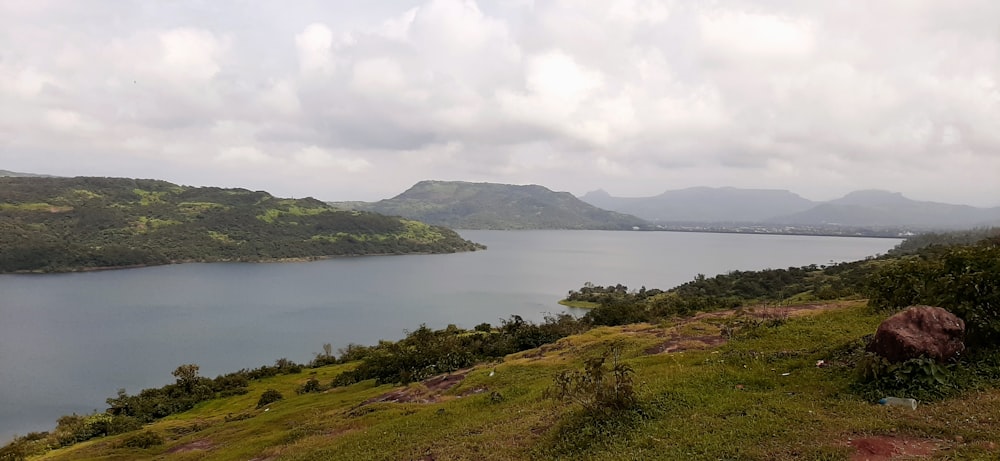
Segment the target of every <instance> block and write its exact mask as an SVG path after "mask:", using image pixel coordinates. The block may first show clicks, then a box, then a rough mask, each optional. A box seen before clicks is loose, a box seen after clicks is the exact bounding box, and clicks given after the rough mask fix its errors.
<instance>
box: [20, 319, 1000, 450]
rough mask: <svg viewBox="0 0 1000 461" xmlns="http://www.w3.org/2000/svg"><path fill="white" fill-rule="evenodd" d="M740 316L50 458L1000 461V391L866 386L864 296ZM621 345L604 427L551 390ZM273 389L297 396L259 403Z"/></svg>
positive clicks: (249, 408) (627, 329) (275, 385)
mask: <svg viewBox="0 0 1000 461" xmlns="http://www.w3.org/2000/svg"><path fill="white" fill-rule="evenodd" d="M764 314H767V316H766V318H765V315H764ZM734 315H735V314H733V313H731V312H730V313H714V314H704V315H700V316H695V317H694V318H690V319H685V320H681V321H678V322H675V323H663V324H655V325H651V324H636V325H626V326H622V327H601V328H596V329H593V330H591V331H589V332H587V333H585V334H581V335H576V336H571V337H568V338H564V339H562V340H560V341H558V342H556V343H554V344H549V345H546V346H543V347H542V348H540V349H535V350H530V351H526V352H521V353H518V354H514V355H510V356H507V357H506V358H505V359H504V360H503V361H502V362H497V363H485V364H480V365H478V366H476V367H474V368H472V369H469V370H463V371H461V372H458V373H455V374H453V375H455V376H453V377H452V378H451V379H449V380H447V381H444V382H442V380H428V381H425V382H424V383H416V384H411V385H409V386H407V387H400V386H396V387H394V386H391V385H384V386H377V387H376V386H375V385H374V384H373V383H372V381H366V382H362V383H359V384H355V385H352V386H347V387H342V388H333V389H327V390H325V391H323V392H321V393H309V394H302V395H297V394H296V389H298V388H299V386H301V385H302V384H303V383H305V382H306V380H308V379H310V378H311V377H315V378H316V379H318V380H319V381H320V382H321V383H322V384H323V386H324V387H326V386H327V385H328V384H329V382H330V381H331V380H332V379H333V378H334V376H336V375H337V374H338V373H340V372H342V371H344V370H346V369H348V368H349V367H351V366H352V365H351V364H347V365H334V366H328V367H322V368H317V369H312V370H310V369H306V370H305V371H304V372H303V373H301V374H298V375H283V376H278V377H274V378H268V379H265V380H261V381H254V382H253V383H252V384H251V386H250V392H249V393H248V394H246V395H242V396H236V397H230V398H224V399H217V400H212V401H208V402H204V403H202V404H200V405H198V406H197V407H195V408H194V409H193V410H191V411H188V412H185V413H181V414H177V415H174V416H171V417H168V418H165V419H163V420H160V421H158V422H156V423H153V424H150V425H148V426H147V427H146V428H145V429H144V430H149V431H152V432H155V433H157V434H159V435H160V436H162V438H163V439H164V443H163V444H162V445H159V446H154V447H151V448H147V449H138V448H124V447H121V444H122V441H123V440H125V439H126V438H127V437H129V436H130V434H123V435H119V436H114V437H105V438H99V439H95V440H91V441H89V442H85V443H81V444H77V445H74V446H71V447H68V448H64V449H59V450H55V451H51V452H49V453H47V454H46V455H44V456H42V457H41V458H39V459H46V460H81V459H101V460H136V459H171V460H173V459H177V460H189V459H190V460H250V459H252V460H258V461H262V460H337V459H343V460H350V461H362V460H410V459H412V460H453V459H454V460H460V459H469V460H473V459H475V460H479V459H484V460H521V459H574V460H575V459H580V460H589V459H592V460H607V459H623V460H624V459H636V460H639V459H642V460H646V459H662V460H684V459H694V460H698V459H705V460H718V459H727V460H728V459H732V460H782V459H828V460H837V459H850V457H851V455H852V454H856V453H858V452H859V450H862V452H863V450H865V449H866V447H868V448H871V446H876V445H878V443H882V444H883V445H884V444H886V443H889V444H893V445H894V446H896V448H895V451H896V452H897V453H903V454H905V453H915V454H918V455H920V456H924V457H928V458H933V459H998V457H1000V451H998V448H997V445H998V444H1000V430H998V429H1000V424H998V423H1000V421H998V419H1000V392H998V391H997V390H995V389H986V390H980V391H970V392H967V393H965V394H962V395H960V396H959V397H957V398H952V399H948V400H944V401H941V402H935V403H921V404H920V405H919V406H918V408H917V409H916V410H909V409H903V408H898V407H885V406H880V405H876V404H874V403H872V402H869V401H864V400H862V399H861V398H860V397H858V396H856V395H855V394H852V393H851V391H850V386H851V383H852V381H853V379H854V378H853V376H854V375H853V369H852V363H850V357H851V351H854V350H856V349H857V347H858V345H859V344H861V342H860V339H861V338H862V337H864V336H865V335H868V334H871V333H873V332H874V331H875V328H876V326H877V325H878V323H879V322H880V321H881V320H882V318H883V317H882V316H881V315H878V314H872V313H871V312H870V311H868V310H867V309H866V308H865V307H864V305H863V302H862V301H852V302H840V303H835V304H828V305H822V306H805V307H803V308H800V309H794V310H792V311H791V312H787V311H785V312H769V313H761V312H749V311H747V312H743V313H742V315H739V316H736V317H734ZM747 319H750V320H756V321H749V322H748V321H746V320H747ZM775 319H776V320H775ZM613 344H617V345H619V346H620V347H621V349H622V351H623V357H624V358H625V359H626V361H627V363H628V364H629V365H631V366H632V367H633V368H634V370H635V375H634V377H635V382H636V383H637V384H638V394H639V404H638V405H637V406H636V407H635V408H633V409H631V410H627V411H624V412H621V413H617V414H614V415H612V416H610V417H605V418H596V417H591V416H588V415H586V414H584V413H583V412H582V411H581V410H580V408H578V407H575V406H572V405H568V404H565V403H562V402H559V401H555V400H551V399H546V398H544V397H543V394H544V392H545V390H546V388H548V387H550V386H551V385H552V382H553V377H554V376H555V375H556V374H558V373H559V372H560V371H563V370H567V369H579V368H581V367H582V364H583V361H584V360H585V359H587V358H588V357H595V356H598V355H600V354H601V353H602V352H604V351H606V350H607V349H608V348H609V347H610V346H611V345H613ZM819 360H823V361H824V363H825V364H826V365H827V366H824V367H818V366H817V361H819ZM313 373H315V374H313ZM267 389H275V390H277V391H279V392H280V393H281V394H283V395H284V399H283V400H280V401H278V402H275V403H272V404H270V405H268V406H266V407H264V408H256V404H257V400H258V398H259V397H260V395H261V394H262V393H263V392H264V391H265V390H267ZM890 446H892V445H890ZM904 446H905V447H909V448H905V447H904ZM858 447H861V448H858ZM907 450H909V451H907ZM858 459H864V458H858ZM880 459H885V458H880ZM900 459H905V458H900Z"/></svg>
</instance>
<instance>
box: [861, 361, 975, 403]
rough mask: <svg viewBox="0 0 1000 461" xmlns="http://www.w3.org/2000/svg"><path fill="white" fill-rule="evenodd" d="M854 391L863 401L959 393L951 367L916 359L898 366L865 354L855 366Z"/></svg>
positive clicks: (943, 395)
mask: <svg viewBox="0 0 1000 461" xmlns="http://www.w3.org/2000/svg"><path fill="white" fill-rule="evenodd" d="M857 378H858V381H857V384H856V385H855V390H856V391H857V392H858V393H859V394H860V395H861V396H862V397H863V398H865V399H867V400H878V399H880V398H882V397H912V398H915V399H917V400H925V401H927V400H939V399H941V398H944V397H947V396H949V395H952V394H954V393H956V392H957V391H959V390H961V388H962V387H964V386H961V385H959V384H958V381H959V380H960V377H959V376H958V373H957V369H956V367H955V365H954V364H951V365H943V364H939V363H937V362H936V361H934V360H933V359H930V358H926V357H920V358H915V359H910V360H907V361H905V362H900V363H889V361H888V360H886V359H884V358H882V357H879V356H878V355H875V354H872V353H866V354H865V356H864V358H862V359H861V361H860V362H859V363H858V366H857Z"/></svg>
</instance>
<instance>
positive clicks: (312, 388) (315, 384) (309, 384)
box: [298, 376, 323, 394]
mask: <svg viewBox="0 0 1000 461" xmlns="http://www.w3.org/2000/svg"><path fill="white" fill-rule="evenodd" d="M322 390H323V387H322V386H320V384H319V380H318V379H316V377H315V376H313V377H310V378H309V380H308V381H306V382H305V384H303V385H302V386H300V387H299V389H298V393H299V394H308V393H310V392H320V391H322Z"/></svg>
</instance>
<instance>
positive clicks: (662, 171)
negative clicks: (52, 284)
mask: <svg viewBox="0 0 1000 461" xmlns="http://www.w3.org/2000/svg"><path fill="white" fill-rule="evenodd" d="M0 169H7V170H14V171H23V172H34V173H47V174H54V175H64V176H76V175H88V176H91V175H93V176H126V177H143V178H158V179H165V180H168V181H171V182H176V183H180V184H187V185H217V186H227V187H245V188H248V189H254V190H268V191H270V192H272V193H274V194H275V195H279V196H292V197H304V196H313V197H316V198H320V199H324V200H378V199H382V198H387V197H390V196H393V195H396V194H398V193H400V192H402V191H403V190H405V189H407V188H408V187H409V186H411V185H412V184H413V183H415V182H417V181H419V180H422V179H443V180H467V181H489V182H502V183H513V184H532V183H533V184H541V185H544V186H546V187H549V188H551V189H554V190H560V191H569V192H572V193H574V194H577V195H580V194H583V193H584V192H587V191H589V190H593V189H597V188H603V189H605V190H607V191H608V192H609V193H611V194H612V195H617V196H649V195H656V194H659V193H661V192H663V191H665V190H668V189H680V188H684V187H691V186H735V187H749V188H778V189H789V190H792V191H794V192H797V193H799V194H800V195H802V196H804V197H806V198H810V199H814V200H824V199H832V198H836V197H838V196H841V195H843V194H845V193H847V192H849V191H852V190H857V189H872V188H878V189H887V190H891V191H896V192H902V193H903V194H904V195H906V196H908V197H910V198H914V199H920V200H934V201H943V202H950V203H967V204H973V205H979V206H997V205H1000V2H997V1H994V0H982V1H975V0H969V1H951V0H949V1H939V0H898V1H873V2H867V1H847V2H833V1H816V2H812V1H800V0H788V1H780V0H760V1H704V2H685V1H675V2H669V1H647V0H631V1H608V0H597V1H582V0H566V1H541V0H536V1H532V0H481V1H478V2H476V1H471V0H470V1H462V0H391V1H363V2H362V1H346V0H316V1H294V2H278V1H273V2H258V1H236V0H233V1H220V0H202V1H183V0H176V1H152V0H150V1H135V2H131V1H130V2H117V1H115V2H111V1H83V0H80V1H69V0H66V1H49V0H0Z"/></svg>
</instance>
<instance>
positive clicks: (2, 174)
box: [0, 170, 54, 178]
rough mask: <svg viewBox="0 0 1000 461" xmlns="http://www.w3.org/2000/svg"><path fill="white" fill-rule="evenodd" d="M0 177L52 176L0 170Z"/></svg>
mask: <svg viewBox="0 0 1000 461" xmlns="http://www.w3.org/2000/svg"><path fill="white" fill-rule="evenodd" d="M0 177H11V178H53V177H54V176H49V175H47V174H35V173H18V172H16V171H9V170H0Z"/></svg>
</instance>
